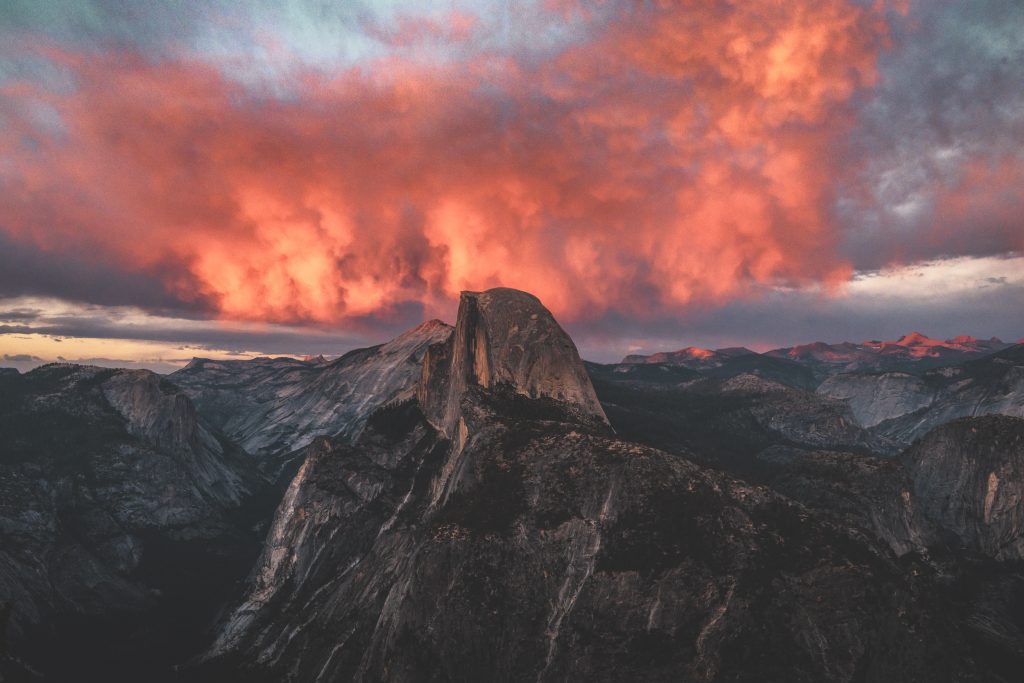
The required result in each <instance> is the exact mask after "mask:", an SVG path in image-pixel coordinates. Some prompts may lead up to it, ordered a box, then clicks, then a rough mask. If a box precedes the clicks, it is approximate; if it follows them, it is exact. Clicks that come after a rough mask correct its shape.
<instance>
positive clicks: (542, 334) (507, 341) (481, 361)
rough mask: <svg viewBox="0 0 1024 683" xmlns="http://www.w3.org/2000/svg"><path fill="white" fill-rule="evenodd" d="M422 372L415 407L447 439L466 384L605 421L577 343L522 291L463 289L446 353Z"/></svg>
mask: <svg viewBox="0 0 1024 683" xmlns="http://www.w3.org/2000/svg"><path fill="white" fill-rule="evenodd" d="M440 358H444V362H443V363H442V362H440V361H439V359H440ZM425 368H426V372H427V374H425V375H424V376H423V378H422V382H421V387H422V390H421V392H420V395H419V398H420V401H421V404H422V405H423V407H424V409H425V411H426V414H427V416H428V417H429V419H430V420H431V421H432V422H433V423H434V424H436V425H437V426H438V427H439V428H440V429H441V431H442V432H444V433H445V434H448V435H449V436H451V435H453V434H454V433H455V430H456V429H457V426H458V420H459V412H460V406H461V402H462V397H463V396H464V395H465V393H466V391H467V389H468V388H469V387H471V386H480V387H484V388H494V387H498V386H505V387H508V388H509V389H511V390H512V391H514V392H515V393H518V394H522V395H524V396H528V397H530V398H550V399H554V400H556V401H559V402H561V403H563V404H565V405H566V406H567V407H569V408H570V409H571V410H572V411H573V412H574V413H575V414H577V415H578V416H580V417H582V418H586V419H595V420H599V421H601V422H604V423H607V418H606V417H605V414H604V410H603V409H602V408H601V403H600V402H599V401H598V400H597V395H596V394H595V393H594V387H593V386H592V385H591V383H590V378H589V377H588V376H587V371H586V369H585V368H584V366H583V362H582V361H581V360H580V356H579V352H578V351H577V350H576V345H575V344H573V341H572V339H570V338H569V335H567V334H566V333H565V331H564V330H562V328H561V327H559V325H558V323H556V322H555V319H554V318H553V317H552V315H551V313H550V312H549V311H548V310H547V309H546V308H544V306H543V305H542V304H541V303H540V300H539V299H537V297H535V296H533V295H532V294H527V293H526V292H521V291H518V290H515V289H508V288H497V289H491V290H488V291H486V292H463V293H462V296H461V298H460V300H459V314H458V320H457V322H456V325H455V334H454V335H453V336H452V339H451V347H450V350H440V349H439V350H437V351H435V353H434V355H433V356H432V357H431V358H430V359H429V361H428V363H426V364H425ZM438 373H440V374H442V375H443V378H437V374H438Z"/></svg>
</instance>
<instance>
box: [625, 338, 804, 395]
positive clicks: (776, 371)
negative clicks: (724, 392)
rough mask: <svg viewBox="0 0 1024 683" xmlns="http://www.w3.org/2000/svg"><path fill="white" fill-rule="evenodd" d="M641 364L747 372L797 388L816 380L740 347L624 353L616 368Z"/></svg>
mask: <svg viewBox="0 0 1024 683" xmlns="http://www.w3.org/2000/svg"><path fill="white" fill-rule="evenodd" d="M644 365H653V366H656V367H657V366H667V367H684V368H689V369H691V370H694V371H696V372H697V373H699V374H700V376H702V377H716V378H723V379H728V378H730V377H736V376H737V375H742V374H751V375H756V376H758V377H763V378H765V379H769V380H772V381H775V382H780V383H782V384H786V385H788V386H791V387H796V388H798V389H813V388H814V387H815V386H817V384H818V382H817V381H816V380H815V378H814V374H813V373H812V372H811V371H810V370H809V369H807V368H805V367H804V366H802V365H800V364H799V363H795V362H793V361H791V360H788V359H784V358H774V357H770V356H766V355H764V354H760V353H755V352H753V351H751V350H750V349H746V348H742V347H736V348H727V349H718V350H716V351H709V350H707V349H698V348H696V347H692V346H691V347H688V348H686V349H683V350H681V351H669V352H663V353H655V354H653V355H650V356H640V355H632V356H626V357H625V358H623V359H622V362H621V363H619V364H618V368H621V370H620V371H628V370H629V369H630V368H635V367H637V366H644Z"/></svg>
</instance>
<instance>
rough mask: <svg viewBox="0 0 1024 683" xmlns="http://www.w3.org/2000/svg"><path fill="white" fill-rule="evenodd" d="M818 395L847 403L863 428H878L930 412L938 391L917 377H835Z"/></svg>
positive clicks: (826, 383)
mask: <svg viewBox="0 0 1024 683" xmlns="http://www.w3.org/2000/svg"><path fill="white" fill-rule="evenodd" d="M817 393H818V394H820V395H821V396H826V397H828V398H832V399H837V400H840V401H845V402H846V403H847V404H848V405H849V406H850V410H851V411H852V412H853V416H854V417H855V418H856V419H857V422H858V423H859V424H860V425H861V426H863V427H874V426H875V425H877V424H880V423H882V422H885V421H886V420H891V419H895V418H899V417H903V416H904V415H909V414H911V413H914V412H916V411H918V410H921V409H922V408H927V407H928V406H930V405H931V404H932V402H933V401H934V400H935V395H936V390H935V388H934V387H932V386H930V385H929V383H928V382H926V381H925V380H924V379H922V378H920V377H917V376H915V375H908V374H907V373H904V372H886V373H881V374H868V375H858V374H840V375H834V376H832V377H829V378H828V379H826V380H825V381H824V382H822V383H821V386H819V387H818V389H817Z"/></svg>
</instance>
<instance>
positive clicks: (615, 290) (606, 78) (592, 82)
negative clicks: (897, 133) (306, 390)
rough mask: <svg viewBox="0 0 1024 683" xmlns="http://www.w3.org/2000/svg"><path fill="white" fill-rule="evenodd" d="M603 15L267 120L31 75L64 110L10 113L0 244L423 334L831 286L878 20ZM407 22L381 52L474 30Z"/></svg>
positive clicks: (331, 91) (381, 73)
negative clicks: (470, 307) (521, 44)
mask: <svg viewBox="0 0 1024 683" xmlns="http://www.w3.org/2000/svg"><path fill="white" fill-rule="evenodd" d="M556 9H557V10H559V11H571V7H569V6H568V5H566V3H560V4H559V5H558V7H557V8H556ZM623 14H624V16H621V17H618V18H617V19H616V20H615V21H612V22H609V24H608V28H606V29H604V30H603V31H601V32H599V33H597V34H596V35H594V36H592V37H591V38H589V39H588V40H587V41H586V42H585V43H581V44H577V45H574V46H571V47H568V48H566V49H564V50H563V51H562V52H561V53H560V54H558V55H556V56H555V57H553V58H551V59H549V60H548V61H546V62H544V63H541V64H525V63H520V62H517V61H516V60H514V59H512V58H509V57H501V56H497V55H486V54H485V55H477V56H476V57H474V58H472V59H471V60H469V61H465V62H460V63H457V64H446V65H438V64H421V63H416V62H413V61H410V60H408V59H399V58H390V59H387V60H381V61H378V62H374V63H370V64H365V65H363V66H362V67H360V68H356V69H352V70H350V71H347V72H344V73H339V74H334V75H333V76H331V77H325V76H323V75H320V74H314V73H297V74H296V76H295V79H294V81H293V82H291V83H288V84H286V85H287V89H288V93H287V94H286V95H279V96H272V95H268V94H260V93H254V92H252V91H248V90H246V89H245V88H243V87H242V86H241V85H238V84H236V83H234V82H232V81H230V80H228V79H227V78H225V77H224V76H223V75H222V74H221V72H219V71H218V70H217V69H216V68H214V67H213V66H211V65H208V64H203V63H199V62H196V61H190V60H180V61H166V60H165V61H146V60H144V59H142V58H140V57H138V56H133V55H130V54H121V53H117V54H113V53H111V54H105V55H93V56H90V58H89V59H86V58H84V57H81V56H77V55H73V54H66V53H59V52H56V51H51V53H50V58H51V59H53V60H55V61H58V62H60V63H61V64H62V66H63V67H64V68H66V69H68V70H69V71H70V72H71V73H72V74H73V76H74V80H75V86H74V88H72V89H70V90H69V91H58V92H53V91H44V90H38V89H33V88H29V87H27V86H25V85H16V86H9V87H8V88H7V90H5V91H4V92H3V98H4V99H5V100H6V102H7V104H6V105H5V108H4V110H3V112H2V113H3V115H4V116H5V119H7V120H8V121H9V125H7V126H6V127H5V128H3V129H0V153H2V154H3V157H4V159H5V160H6V161H4V163H3V164H2V165H0V183H2V185H0V187H2V192H3V195H4V197H5V202H6V203H7V205H8V206H7V207H6V208H5V213H6V215H5V216H4V219H3V221H2V222H0V229H2V230H5V231H7V232H8V233H9V234H10V235H11V236H13V237H14V238H15V239H18V240H22V241H31V242H34V243H36V244H38V245H39V246H40V247H41V248H44V249H53V250H77V251H79V252H80V253H81V254H82V258H88V256H89V254H91V253H102V254H103V255H104V257H105V258H113V259H115V260H117V261H118V262H119V263H123V264H124V267H125V268H130V269H134V270H140V271H147V272H148V271H152V272H153V273H159V274H160V277H163V278H164V279H165V282H166V284H167V286H168V287H169V288H171V289H173V290H174V291H175V292H176V293H177V294H178V296H180V297H181V298H182V299H183V300H193V301H197V300H198V301H204V302H209V305H210V306H212V307H214V309H215V310H216V311H218V312H219V314H220V315H222V316H224V317H226V318H232V319H250V320H272V321H314V322H320V323H337V322H343V321H345V320H347V319H351V318H354V317H361V316H387V315H389V314H390V312H391V311H393V310H395V309H396V307H397V306H399V305H402V304H407V303H409V302H416V303H419V304H422V305H423V306H424V308H425V309H426V312H427V314H430V312H432V311H437V310H439V309H441V308H442V307H444V306H445V305H447V302H450V301H451V299H452V298H453V297H455V296H457V293H458V291H459V290H461V289H482V288H486V287H491V286H496V285H506V286H512V287H518V288H522V289H526V290H529V291H532V292H534V293H536V294H537V295H538V296H540V297H541V299H542V300H543V301H545V303H546V304H548V305H549V306H550V307H551V308H552V309H553V310H554V311H555V312H556V314H558V315H560V316H564V317H565V318H567V319H583V318H588V317H596V316H599V315H601V314H602V313H604V312H607V311H609V310H616V311H619V312H626V313H628V314H631V315H644V314H647V313H652V312H654V311H658V310H666V309H671V310H683V309H685V308H686V307H687V306H691V305H706V304H713V303H720V302H724V301H728V300H730V299H734V298H737V297H743V296H746V295H747V294H748V292H749V291H750V290H751V285H755V284H776V283H784V284H795V285H805V284H816V283H823V282H824V283H826V284H834V283H836V282H840V281H843V280H845V279H846V278H847V277H848V275H849V273H850V267H849V265H848V264H847V263H844V262H843V261H842V260H841V259H840V258H838V257H837V256H836V251H835V247H836V241H837V239H838V237H837V232H838V228H837V226H836V225H834V220H833V218H832V217H831V215H830V211H829V206H830V203H831V201H832V199H833V189H834V188H833V183H834V178H835V177H836V175H837V172H836V169H835V168H834V166H833V164H834V162H833V161H832V160H831V158H830V157H831V150H832V146H833V145H834V144H835V143H836V141H837V140H840V139H841V138H842V136H844V135H845V134H846V133H847V132H848V131H849V129H850V126H851V125H852V115H851V113H850V111H851V100H852V99H853V98H854V96H855V95H856V94H857V93H858V92H861V91H863V90H865V89H867V88H870V87H871V86H872V85H873V84H874V83H875V81H876V79H877V75H876V71H875V62H876V57H877V55H878V53H879V51H880V50H881V49H882V48H883V47H884V46H885V44H886V40H887V26H886V24H885V22H884V18H883V17H884V15H883V13H882V11H881V10H880V9H878V8H871V7H866V6H862V5H858V4H853V3H850V2H847V1H846V0H794V1H792V2H776V1H774V0H764V1H754V0H744V1H743V2H735V3H734V2H681V3H662V6H661V7H660V8H659V7H655V8H654V9H644V10H641V9H627V10H624V11H623ZM410 22H412V20H408V22H407V23H406V24H404V25H403V26H401V27H399V28H400V29H401V30H400V31H399V33H398V34H396V38H395V39H396V40H400V41H415V40H416V39H417V36H418V35H420V34H421V33H422V32H424V31H425V32H428V33H431V34H433V33H438V34H443V35H449V34H451V35H452V36H455V37H457V38H460V39H461V38H465V37H468V36H470V35H471V34H472V31H473V21H472V19H471V18H468V17H462V16H455V15H453V18H452V21H451V22H450V23H452V25H451V26H446V27H439V26H435V25H426V24H422V25H421V24H416V23H414V22H412V23H410ZM47 108H49V109H52V111H53V112H55V113H56V115H57V117H58V118H59V121H60V125H59V126H56V129H54V128H55V126H54V125H51V124H49V123H46V122H45V121H48V119H45V117H41V115H40V114H39V112H40V111H45V110H47ZM44 119H45V121H44Z"/></svg>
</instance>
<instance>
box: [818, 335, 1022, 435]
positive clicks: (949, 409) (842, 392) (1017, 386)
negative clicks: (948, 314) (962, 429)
mask: <svg viewBox="0 0 1024 683" xmlns="http://www.w3.org/2000/svg"><path fill="white" fill-rule="evenodd" d="M818 393H819V394H821V395H822V396H827V397H829V398H833V399H839V400H842V401H845V402H846V403H847V404H848V405H849V406H850V409H851V410H852V411H853V415H854V416H855V417H856V419H857V420H858V422H859V423H860V424H861V425H863V426H865V427H870V428H871V430H872V431H873V432H875V433H876V434H878V435H880V436H883V437H885V438H889V439H892V440H895V441H897V442H900V443H903V444H910V443H911V442H913V441H914V440H915V439H917V438H918V437H920V436H922V435H923V434H925V433H926V432H928V431H930V430H931V429H934V428H935V427H938V426H939V425H941V424H943V423H946V422H949V421H951V420H954V419H956V418H959V417H966V416H972V415H986V414H1002V415H1015V416H1018V417H1024V345H1020V344H1018V345H1015V346H1011V347H1009V348H1006V349H1004V350H1002V351H999V352H997V353H994V354H991V355H988V356H985V357H983V358H980V359H976V360H970V361H965V362H963V363H961V364H959V365H956V366H948V367H940V368H933V369H931V370H926V371H925V372H923V373H920V374H918V375H908V374H906V373H898V372H887V373H870V374H845V373H844V374H839V375H835V376H833V377H831V378H829V379H828V380H826V381H825V382H823V383H822V384H821V386H820V387H819V388H818Z"/></svg>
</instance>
